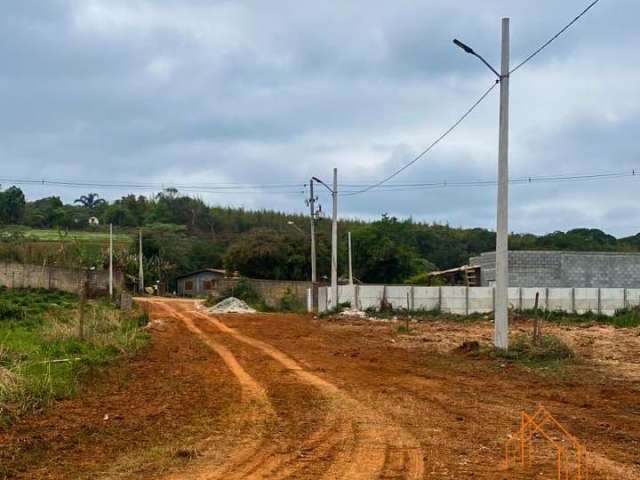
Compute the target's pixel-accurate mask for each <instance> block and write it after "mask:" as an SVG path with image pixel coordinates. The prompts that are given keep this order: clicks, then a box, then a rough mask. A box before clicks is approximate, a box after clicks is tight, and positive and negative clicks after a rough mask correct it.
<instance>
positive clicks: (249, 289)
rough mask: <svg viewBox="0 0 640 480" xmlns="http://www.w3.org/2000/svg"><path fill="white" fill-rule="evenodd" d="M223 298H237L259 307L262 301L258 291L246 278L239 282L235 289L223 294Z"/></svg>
mask: <svg viewBox="0 0 640 480" xmlns="http://www.w3.org/2000/svg"><path fill="white" fill-rule="evenodd" d="M223 297H224V298H227V297H236V298H239V299H240V300H244V301H245V302H247V303H248V304H249V305H252V306H253V305H257V304H258V303H260V301H261V300H262V296H261V295H260V293H258V290H256V288H255V287H254V286H253V285H252V284H251V282H250V281H249V280H248V279H246V278H241V279H240V280H238V281H237V282H236V284H235V285H234V286H233V287H231V288H230V289H228V290H226V291H225V292H224V293H223Z"/></svg>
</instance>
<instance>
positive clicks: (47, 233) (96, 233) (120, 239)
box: [0, 226, 133, 243]
mask: <svg viewBox="0 0 640 480" xmlns="http://www.w3.org/2000/svg"><path fill="white" fill-rule="evenodd" d="M10 235H22V236H24V237H25V239H26V240H31V241H36V242H67V241H68V242H70V241H74V240H75V241H80V242H87V243H101V242H104V243H107V242H108V241H109V232H108V230H106V229H105V227H100V228H99V229H96V230H71V231H62V230H57V229H45V228H42V229H40V228H26V227H18V226H13V227H7V228H2V229H1V230H0V236H3V237H7V236H10ZM132 239H133V235H132V234H131V233H129V232H118V231H114V232H113V241H114V242H117V243H129V242H131V241H132Z"/></svg>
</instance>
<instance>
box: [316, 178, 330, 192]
mask: <svg viewBox="0 0 640 480" xmlns="http://www.w3.org/2000/svg"><path fill="white" fill-rule="evenodd" d="M311 180H315V181H316V182H318V183H319V184H320V185H322V186H323V187H324V188H326V189H327V190H329V191H330V192H331V193H333V189H332V188H331V187H330V186H329V185H327V184H326V183H324V182H323V181H322V180H320V179H319V178H318V177H311Z"/></svg>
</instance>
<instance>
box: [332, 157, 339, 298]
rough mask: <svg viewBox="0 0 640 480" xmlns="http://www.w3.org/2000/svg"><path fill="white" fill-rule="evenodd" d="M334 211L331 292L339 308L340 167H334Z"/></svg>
mask: <svg viewBox="0 0 640 480" xmlns="http://www.w3.org/2000/svg"><path fill="white" fill-rule="evenodd" d="M331 196H332V197H333V212H331V213H332V222H331V292H332V297H333V305H332V307H333V308H338V169H337V168H334V169H333V189H332V192H331Z"/></svg>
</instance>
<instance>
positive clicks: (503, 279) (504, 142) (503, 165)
mask: <svg viewBox="0 0 640 480" xmlns="http://www.w3.org/2000/svg"><path fill="white" fill-rule="evenodd" d="M453 43H454V44H455V45H456V46H458V47H460V48H461V49H462V50H464V51H465V52H467V53H468V54H470V55H473V56H474V57H477V58H478V59H480V61H481V62H482V63H484V64H485V65H486V66H487V67H488V68H489V70H491V71H492V72H493V73H494V75H496V77H498V79H497V82H500V128H499V141H498V205H497V226H496V283H495V302H494V317H495V324H494V325H495V333H494V343H495V346H496V347H498V348H503V349H507V348H508V347H509V303H508V301H509V296H508V293H509V210H508V209H509V19H508V18H503V19H502V52H501V62H500V73H498V72H497V71H496V69H495V68H493V67H492V66H491V65H490V64H489V62H487V61H486V60H485V59H484V58H482V56H480V55H479V54H477V53H476V52H475V51H474V50H473V48H471V47H469V46H468V45H465V44H464V43H462V42H461V41H460V40H458V39H454V40H453Z"/></svg>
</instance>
